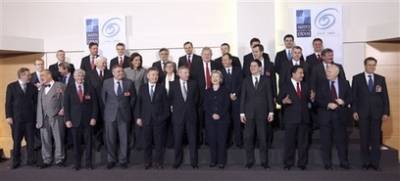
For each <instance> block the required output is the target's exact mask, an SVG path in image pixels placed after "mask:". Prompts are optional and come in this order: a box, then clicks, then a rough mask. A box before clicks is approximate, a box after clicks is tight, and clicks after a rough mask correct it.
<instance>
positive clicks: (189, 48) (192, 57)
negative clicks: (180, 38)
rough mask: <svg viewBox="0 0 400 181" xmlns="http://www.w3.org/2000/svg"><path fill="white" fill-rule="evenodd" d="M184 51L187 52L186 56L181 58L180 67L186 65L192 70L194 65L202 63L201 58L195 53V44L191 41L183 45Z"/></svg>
mask: <svg viewBox="0 0 400 181" xmlns="http://www.w3.org/2000/svg"><path fill="white" fill-rule="evenodd" d="M183 49H184V50H185V53H186V54H185V55H184V56H181V57H179V61H178V67H181V66H183V65H185V66H187V67H188V68H189V70H192V64H193V63H194V64H198V63H200V62H201V57H200V56H199V55H196V54H194V53H193V44H192V42H190V41H188V42H185V43H184V44H183ZM190 73H192V72H190Z"/></svg>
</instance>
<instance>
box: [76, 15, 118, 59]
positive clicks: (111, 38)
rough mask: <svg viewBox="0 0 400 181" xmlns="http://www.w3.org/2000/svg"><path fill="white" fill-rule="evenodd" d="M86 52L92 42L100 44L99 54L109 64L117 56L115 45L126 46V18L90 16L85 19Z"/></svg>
mask: <svg viewBox="0 0 400 181" xmlns="http://www.w3.org/2000/svg"><path fill="white" fill-rule="evenodd" d="M84 24H85V39H86V40H85V50H87V49H88V48H87V45H89V43H90V42H97V43H99V49H100V50H99V54H100V55H102V56H104V57H106V58H107V59H108V62H109V60H110V59H112V58H113V57H115V56H116V50H115V45H116V44H117V43H119V42H121V43H125V44H126V17H125V16H88V17H85V20H84Z"/></svg>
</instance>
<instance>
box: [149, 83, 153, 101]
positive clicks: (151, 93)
mask: <svg viewBox="0 0 400 181" xmlns="http://www.w3.org/2000/svg"><path fill="white" fill-rule="evenodd" d="M153 97H154V85H151V87H150V98H151V101H153Z"/></svg>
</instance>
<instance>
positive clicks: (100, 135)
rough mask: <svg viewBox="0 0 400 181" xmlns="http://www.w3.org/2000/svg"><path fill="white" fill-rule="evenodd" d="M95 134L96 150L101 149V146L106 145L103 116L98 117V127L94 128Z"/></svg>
mask: <svg viewBox="0 0 400 181" xmlns="http://www.w3.org/2000/svg"><path fill="white" fill-rule="evenodd" d="M92 132H93V135H94V136H93V137H94V140H93V141H94V142H93V144H94V145H95V146H96V148H100V147H101V146H103V145H104V140H105V139H104V120H103V117H102V116H101V115H99V116H98V117H97V120H96V125H95V126H94V128H92Z"/></svg>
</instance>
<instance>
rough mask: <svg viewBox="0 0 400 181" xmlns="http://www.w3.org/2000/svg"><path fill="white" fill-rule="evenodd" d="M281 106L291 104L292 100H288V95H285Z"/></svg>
mask: <svg viewBox="0 0 400 181" xmlns="http://www.w3.org/2000/svg"><path fill="white" fill-rule="evenodd" d="M282 103H283V104H292V100H291V99H290V98H289V95H287V96H286V97H285V98H284V99H283V100H282Z"/></svg>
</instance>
